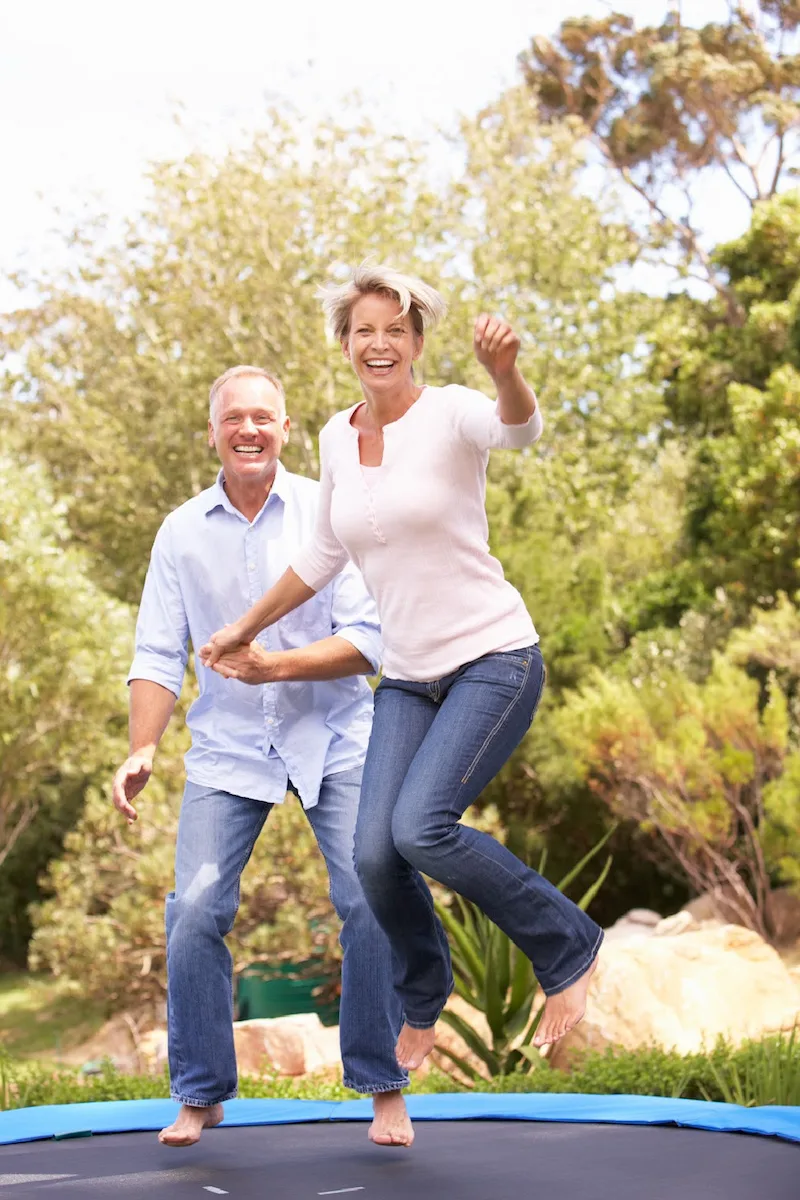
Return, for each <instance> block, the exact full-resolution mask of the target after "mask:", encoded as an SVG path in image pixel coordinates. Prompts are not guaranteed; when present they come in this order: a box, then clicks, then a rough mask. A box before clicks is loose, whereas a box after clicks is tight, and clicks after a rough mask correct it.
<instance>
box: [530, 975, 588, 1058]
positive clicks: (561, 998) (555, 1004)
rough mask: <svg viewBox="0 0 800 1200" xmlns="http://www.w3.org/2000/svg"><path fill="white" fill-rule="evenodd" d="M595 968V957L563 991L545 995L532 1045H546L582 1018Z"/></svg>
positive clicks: (572, 1027) (566, 1031) (561, 1035)
mask: <svg viewBox="0 0 800 1200" xmlns="http://www.w3.org/2000/svg"><path fill="white" fill-rule="evenodd" d="M596 968H597V959H595V960H594V962H593V963H592V965H591V966H590V967H589V968H588V970H587V971H584V973H583V975H581V977H580V979H576V981H575V983H571V984H570V985H569V987H568V988H564V991H563V992H559V993H558V995H557V996H548V997H547V999H546V1000H545V1002H544V1012H543V1013H542V1018H541V1020H540V1021H539V1025H538V1028H537V1030H536V1033H535V1035H534V1038H533V1044H534V1046H546V1045H548V1043H550V1042H557V1041H558V1039H559V1038H562V1037H563V1036H564V1034H565V1033H569V1031H570V1029H574V1028H575V1026H576V1025H577V1024H578V1022H579V1021H581V1020H582V1019H583V1014H584V1013H585V1012H586V993H587V992H588V990H589V980H590V979H591V978H592V976H593V975H594V973H595V970H596Z"/></svg>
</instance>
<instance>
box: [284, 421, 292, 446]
mask: <svg viewBox="0 0 800 1200" xmlns="http://www.w3.org/2000/svg"><path fill="white" fill-rule="evenodd" d="M291 428H292V422H291V421H290V420H289V418H288V417H284V418H283V444H284V446H285V445H286V443H287V442H288V440H289V430H290V429H291Z"/></svg>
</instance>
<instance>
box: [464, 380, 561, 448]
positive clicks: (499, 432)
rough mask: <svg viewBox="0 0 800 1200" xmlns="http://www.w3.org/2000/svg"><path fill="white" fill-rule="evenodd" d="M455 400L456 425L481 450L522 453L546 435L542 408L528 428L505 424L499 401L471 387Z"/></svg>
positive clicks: (534, 415) (527, 423)
mask: <svg viewBox="0 0 800 1200" xmlns="http://www.w3.org/2000/svg"><path fill="white" fill-rule="evenodd" d="M458 393H459V394H458V395H457V397H455V405H456V408H455V413H454V416H455V425H456V428H457V429H458V430H459V432H460V434H461V436H462V437H463V438H464V440H465V441H468V442H471V443H472V444H473V445H474V446H476V447H477V449H478V450H484V451H485V450H521V449H523V447H525V446H532V445H533V443H534V442H537V441H538V440H539V438H540V437H541V436H542V431H543V429H544V421H543V420H542V414H541V410H540V409H539V405H538V404H537V405H536V408H535V409H534V410H533V414H532V416H531V417H530V419H529V420H528V421H526V422H525V424H524V425H505V424H504V423H503V422H502V421H501V420H500V414H499V413H498V411H497V401H495V400H490V399H489V398H488V396H484V395H483V393H482V392H476V391H473V390H472V389H471V388H459V389H458Z"/></svg>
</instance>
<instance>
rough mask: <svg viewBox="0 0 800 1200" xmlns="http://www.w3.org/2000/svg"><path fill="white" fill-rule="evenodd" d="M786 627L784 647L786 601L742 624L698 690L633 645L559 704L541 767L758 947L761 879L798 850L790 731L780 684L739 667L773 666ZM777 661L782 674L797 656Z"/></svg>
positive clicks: (763, 916) (788, 615)
mask: <svg viewBox="0 0 800 1200" xmlns="http://www.w3.org/2000/svg"><path fill="white" fill-rule="evenodd" d="M788 629H793V630H794V631H795V638H796V636H797V633H796V631H797V629H798V615H797V612H796V610H794V609H793V608H792V606H791V605H789V603H788V601H785V600H784V602H783V605H782V607H781V609H780V610H779V611H778V612H777V613H765V612H759V613H756V614H754V619H753V623H752V626H751V629H750V631H749V633H748V634H747V635H745V634H739V635H737V636H735V637H734V638H732V639H731V641H730V642H729V644H728V646H727V647H726V648H725V650H724V651H723V652H718V653H715V654H714V656H713V658H712V663H711V669H710V671H709V673H708V674H707V676H706V678H705V679H703V680H702V681H701V682H697V681H695V680H693V679H691V678H687V675H686V672H685V671H684V670H683V669H682V668H681V667H680V665H679V664H676V663H675V662H674V660H673V659H672V657H671V656H670V655H664V654H660V653H659V647H658V645H657V644H653V646H652V649H653V651H654V655H653V657H652V658H651V659H650V661H649V662H648V660H647V658H646V656H642V655H641V654H637V653H636V652H635V651H636V650H638V649H639V648H638V647H634V648H633V649H632V651H631V652H630V653H629V654H628V656H627V657H626V659H621V660H620V661H619V662H618V664H617V667H616V669H615V672H614V673H613V674H607V675H601V674H599V673H597V674H595V675H594V676H592V677H590V678H589V680H588V681H587V682H586V683H585V684H584V685H583V687H582V688H580V689H579V690H577V691H575V692H573V693H572V694H570V695H569V696H568V697H567V699H566V702H565V704H564V707H563V709H562V710H561V712H560V714H559V720H558V727H557V729H556V731H555V733H556V736H557V739H558V744H557V745H556V744H555V743H554V744H553V746H552V747H551V753H550V758H549V760H548V761H547V762H546V763H545V764H544V770H545V773H546V774H548V773H549V775H550V776H552V777H553V778H554V779H556V778H562V777H563V776H564V775H565V774H566V773H568V772H569V771H570V770H571V771H573V772H575V773H576V774H577V775H578V776H579V778H581V779H583V780H585V781H586V782H587V783H588V785H589V786H590V787H591V788H592V790H593V791H594V792H595V794H596V795H598V796H599V797H600V798H601V799H602V801H603V802H604V803H605V804H606V805H607V806H608V807H609V809H610V810H611V811H612V812H613V813H615V814H616V815H617V816H620V817H624V818H628V819H630V820H633V821H635V822H637V823H638V824H639V825H640V827H642V828H643V829H644V830H647V831H651V832H653V833H654V834H656V835H657V837H658V838H659V840H660V843H661V846H662V851H663V854H665V855H666V856H667V858H668V859H670V860H671V861H672V862H673V864H674V865H675V866H676V867H678V869H679V870H680V871H681V872H682V873H683V874H684V875H685V876H686V877H687V878H688V879H689V880H690V881H691V882H692V884H693V886H694V887H695V889H696V890H697V892H699V893H702V892H705V891H707V890H710V889H711V888H713V887H715V886H720V885H721V886H725V887H726V888H727V889H730V890H731V891H732V893H733V895H734V896H735V897H736V899H735V901H734V906H735V907H736V910H737V912H738V914H739V916H740V918H741V919H742V921H743V923H745V924H747V925H750V926H751V927H752V928H754V929H756V930H757V931H758V932H760V933H761V934H762V935H763V936H765V937H767V938H769V936H770V934H771V932H772V931H771V930H770V928H769V918H768V913H767V901H768V896H769V892H770V887H771V883H772V881H773V874H775V873H780V871H781V870H782V869H783V871H784V873H785V875H787V876H788V877H790V878H791V872H790V870H789V868H788V863H789V862H791V861H792V860H796V859H797V856H798V851H800V845H798V841H797V832H796V831H797V829H798V828H800V792H798V790H797V788H796V787H793V785H792V781H793V780H794V779H796V777H797V761H798V756H797V751H796V748H795V747H796V745H797V734H798V729H797V727H796V726H795V727H794V728H793V727H792V721H791V720H790V713H791V710H790V705H789V697H790V695H791V686H790V681H789V680H787V679H786V678H784V679H783V681H782V680H781V679H780V678H779V677H778V674H777V673H776V672H775V671H770V672H769V673H768V674H767V675H766V677H765V678H764V679H762V680H761V681H760V680H759V679H758V678H757V677H756V674H755V673H753V674H748V672H747V671H746V669H745V666H746V665H747V660H748V659H749V657H750V656H751V655H757V654H760V655H761V659H762V662H763V660H764V657H765V655H766V656H767V657H768V652H769V651H770V650H771V651H772V654H773V661H774V654H775V650H776V646H775V640H774V639H775V635H776V634H777V632H778V630H780V631H782V632H785V631H786V630H788ZM798 644H800V643H798ZM781 653H782V655H783V657H782V659H781V660H780V661H781V662H782V663H783V665H784V666H785V665H786V663H787V662H788V663H792V664H793V663H794V662H795V659H796V657H797V646H796V645H794V644H793V643H792V642H790V643H788V644H787V645H786V648H785V650H782V651H781ZM786 674H787V672H786V671H784V677H785V676H786ZM795 877H796V876H795Z"/></svg>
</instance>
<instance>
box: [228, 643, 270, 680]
mask: <svg viewBox="0 0 800 1200" xmlns="http://www.w3.org/2000/svg"><path fill="white" fill-rule="evenodd" d="M282 657H283V656H282V655H281V654H273V653H270V651H269V650H265V649H264V647H263V646H260V645H259V644H258V642H249V643H248V644H247V645H245V646H239V647H238V648H237V649H236V650H230V651H227V652H226V653H225V654H223V655H222V657H221V658H218V659H217V661H216V662H215V663H214V664H213V668H212V669H213V670H214V671H216V672H217V674H218V675H222V676H223V677H224V678H225V679H238V680H239V682H240V683H253V684H257V683H275V682H277V680H278V663H279V661H280V660H281V658H282Z"/></svg>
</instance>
